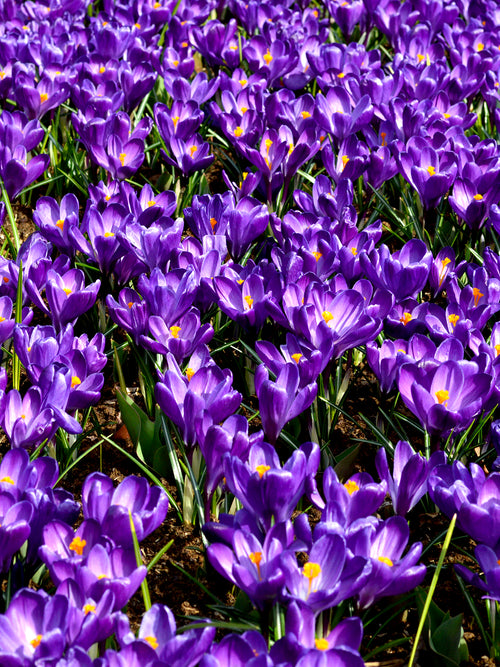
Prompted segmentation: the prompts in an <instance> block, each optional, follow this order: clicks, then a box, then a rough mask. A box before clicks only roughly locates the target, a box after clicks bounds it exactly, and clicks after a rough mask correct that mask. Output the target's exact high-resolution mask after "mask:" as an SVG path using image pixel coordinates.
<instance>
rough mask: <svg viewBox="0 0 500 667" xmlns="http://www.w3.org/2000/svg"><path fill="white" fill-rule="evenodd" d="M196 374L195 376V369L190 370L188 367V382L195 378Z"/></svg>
mask: <svg viewBox="0 0 500 667" xmlns="http://www.w3.org/2000/svg"><path fill="white" fill-rule="evenodd" d="M194 374H195V371H194V369H193V368H190V367H189V366H188V367H187V368H186V377H187V379H188V382H190V381H191V378H192V377H193V375H194Z"/></svg>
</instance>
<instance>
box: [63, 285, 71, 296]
mask: <svg viewBox="0 0 500 667" xmlns="http://www.w3.org/2000/svg"><path fill="white" fill-rule="evenodd" d="M63 292H66V294H67V295H68V296H69V295H70V294H71V290H70V288H69V287H63Z"/></svg>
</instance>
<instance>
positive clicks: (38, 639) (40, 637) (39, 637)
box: [30, 635, 43, 648]
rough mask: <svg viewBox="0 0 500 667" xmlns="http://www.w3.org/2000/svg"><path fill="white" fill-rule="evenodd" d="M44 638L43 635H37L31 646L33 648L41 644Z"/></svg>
mask: <svg viewBox="0 0 500 667" xmlns="http://www.w3.org/2000/svg"><path fill="white" fill-rule="evenodd" d="M42 639H43V636H42V635H37V636H36V637H35V638H34V639H32V640H31V641H30V644H31V646H33V648H36V647H37V646H40V644H41V643H42Z"/></svg>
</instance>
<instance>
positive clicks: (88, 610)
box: [83, 602, 95, 616]
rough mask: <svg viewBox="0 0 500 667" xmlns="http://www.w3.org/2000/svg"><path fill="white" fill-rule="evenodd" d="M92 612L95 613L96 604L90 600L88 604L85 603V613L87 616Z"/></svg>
mask: <svg viewBox="0 0 500 667" xmlns="http://www.w3.org/2000/svg"><path fill="white" fill-rule="evenodd" d="M91 612H92V613H93V614H94V613H95V604H92V603H90V602H88V603H87V604H84V605H83V613H84V614H85V616H86V615H87V614H90V613H91Z"/></svg>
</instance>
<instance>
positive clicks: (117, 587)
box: [76, 544, 147, 611]
mask: <svg viewBox="0 0 500 667" xmlns="http://www.w3.org/2000/svg"><path fill="white" fill-rule="evenodd" d="M146 573H147V570H146V566H145V565H141V566H139V567H137V563H136V560H135V554H134V552H133V550H131V549H123V548H122V547H114V548H113V547H109V548H106V547H104V546H103V545H101V544H95V545H94V546H93V547H92V549H91V550H90V551H89V553H88V555H87V558H86V560H85V564H84V565H81V566H80V567H79V568H78V569H77V572H76V582H77V584H78V585H79V586H80V588H81V590H82V591H83V593H84V595H85V596H87V597H91V598H93V599H94V600H100V599H101V597H102V596H103V595H104V594H105V593H106V591H108V590H109V591H111V592H112V593H113V595H114V597H115V604H114V608H113V611H116V610H118V609H121V608H122V607H123V606H124V605H125V604H126V603H127V602H128V601H129V600H130V598H131V597H132V595H133V594H134V593H135V592H136V591H137V589H138V588H139V586H140V585H141V582H142V581H143V579H144V578H145V576H146Z"/></svg>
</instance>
